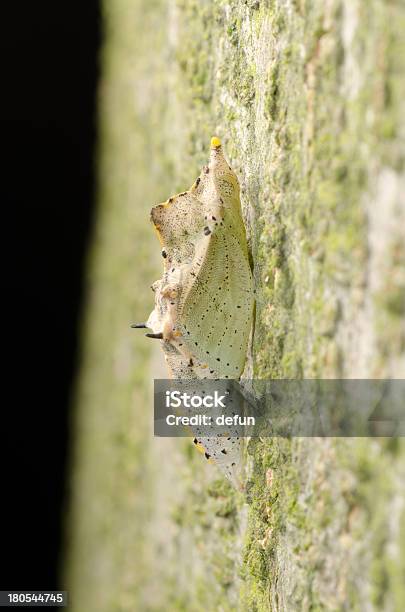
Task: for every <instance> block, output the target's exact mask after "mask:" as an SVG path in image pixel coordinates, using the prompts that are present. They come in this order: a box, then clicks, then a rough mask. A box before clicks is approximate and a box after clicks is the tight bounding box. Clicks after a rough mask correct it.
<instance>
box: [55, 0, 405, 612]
mask: <svg viewBox="0 0 405 612" xmlns="http://www.w3.org/2000/svg"><path fill="white" fill-rule="evenodd" d="M104 17H105V33H106V37H105V45H104V50H103V54H102V64H103V78H102V82H101V84H100V166H99V167H100V178H99V214H98V219H97V225H96V228H95V233H94V238H93V247H92V250H91V253H90V256H89V265H88V277H89V290H88V303H87V315H86V318H85V322H84V324H83V366H82V371H81V376H80V380H79V383H78V387H77V394H76V395H77V401H76V416H75V431H76V432H77V435H76V445H75V453H74V460H73V461H72V474H73V480H72V491H73V496H72V503H71V513H70V514H71V518H70V523H69V525H70V527H68V528H67V538H68V540H69V541H70V540H71V544H70V547H69V551H70V552H69V557H68V560H67V563H66V567H67V570H66V581H67V586H68V588H69V590H70V591H71V594H72V595H71V599H72V606H71V607H72V610H83V609H86V610H88V611H89V612H91V611H92V610H98V611H103V610H106V611H107V610H108V611H109V612H110V611H111V610H124V611H126V610H128V611H131V612H133V611H134V610H161V609H170V610H185V609H187V610H188V611H193V610H196V611H197V610H201V609H203V608H205V609H207V610H216V609H218V610H235V609H241V610H324V609H325V610H340V609H353V610H365V609H371V610H400V609H403V608H404V606H405V579H404V574H405V496H404V491H405V469H404V466H405V444H404V441H403V439H373V440H369V439H347V440H344V439H340V440H335V439H323V440H320V439H317V440H311V439H293V440H286V439H274V440H270V439H255V440H252V441H251V442H250V444H249V446H248V453H247V455H248V464H249V465H250V466H251V469H250V473H249V477H248V481H247V487H246V494H245V495H244V496H239V495H237V494H236V493H234V492H233V491H232V490H231V488H230V487H229V486H228V485H227V484H226V483H223V482H222V480H217V479H216V475H215V473H214V472H212V469H211V468H210V466H206V465H204V464H203V463H202V462H201V461H200V457H199V456H197V455H196V454H195V453H194V451H193V449H192V448H191V446H190V445H188V444H187V441H180V440H175V441H168V440H165V441H161V440H153V439H152V435H151V430H150V418H151V417H150V411H151V382H150V380H151V378H152V377H153V375H154V374H155V373H156V372H157V371H158V368H159V367H160V366H158V365H157V364H158V360H159V357H158V356H157V355H156V354H155V353H154V352H153V351H152V349H151V347H150V345H148V344H147V342H146V341H145V340H144V338H135V337H134V336H133V335H131V334H130V331H129V330H128V326H127V323H129V322H130V321H131V320H132V319H133V318H135V319H139V320H141V319H142V317H145V315H147V313H148V312H149V310H150V309H151V303H152V299H151V297H150V296H149V290H148V287H149V285H150V284H151V282H153V281H154V280H155V278H158V276H159V266H160V261H159V255H158V251H159V249H158V246H157V244H156V240H155V237H154V236H153V233H152V231H151V229H150V226H149V225H148V217H149V210H150V208H151V207H152V205H154V204H156V203H157V202H159V201H162V200H164V199H166V197H167V195H168V194H170V193H174V192H175V191H176V190H178V191H183V190H184V188H185V187H188V186H189V185H191V183H192V182H193V180H194V178H195V177H196V176H197V174H198V172H199V169H200V167H201V165H202V164H203V163H204V162H205V157H206V151H207V145H208V142H209V138H210V137H211V136H212V135H213V134H217V135H218V136H220V137H221V139H222V140H223V142H224V148H225V150H226V152H227V155H228V158H229V161H230V163H231V165H232V167H233V168H234V170H235V171H237V173H238V176H239V180H240V183H241V199H242V206H243V214H244V218H245V222H246V225H247V229H248V235H249V241H250V248H251V252H252V261H253V263H254V275H255V282H256V287H257V315H256V325H255V336H254V342H253V346H252V351H251V354H250V355H249V359H248V372H249V374H252V375H254V376H255V377H257V378H268V377H270V378H302V377H309V378H316V377H318V378H338V377H344V378H346V377H347V378H350V377H352V378H355V377H358V378H362V377H363V378H380V377H393V378H395V377H398V378H399V377H403V376H404V372H405V356H404V351H405V339H404V335H405V331H404V320H405V314H404V313H405V280H404V270H405V254H404V244H405V236H404V232H405V229H404V228H405V204H404V195H403V194H404V192H405V190H404V186H405V185H404V183H405V179H404V158H405V146H404V142H405V138H404V131H405V127H404V121H403V117H404V100H405V78H404V77H405V47H404V40H403V32H404V31H405V7H404V5H403V3H402V2H401V1H400V0H391V1H389V2H388V1H385V0H369V1H368V2H363V1H361V0H327V1H325V0H312V1H309V0H287V1H285V0H259V1H258V0H213V1H211V0H210V1H208V0H203V1H200V0H177V1H176V0H153V1H152V0H106V1H105V3H104ZM160 372H161V370H160ZM141 558H142V560H141Z"/></svg>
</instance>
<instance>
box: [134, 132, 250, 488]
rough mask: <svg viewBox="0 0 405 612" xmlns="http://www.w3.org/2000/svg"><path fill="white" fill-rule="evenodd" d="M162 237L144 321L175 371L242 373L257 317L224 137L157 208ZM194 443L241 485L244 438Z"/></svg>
mask: <svg viewBox="0 0 405 612" xmlns="http://www.w3.org/2000/svg"><path fill="white" fill-rule="evenodd" d="M151 219H152V222H153V224H154V226H155V228H156V230H157V233H158V236H159V240H160V243H161V249H162V250H161V252H162V258H163V265H164V271H163V277H162V278H161V279H160V280H158V281H156V282H155V283H154V284H153V285H152V289H153V290H154V292H155V308H154V310H153V311H152V313H151V315H150V316H149V319H148V321H147V322H146V323H145V324H139V325H136V326H134V327H146V328H149V329H151V330H152V333H148V334H146V335H147V336H148V337H149V338H156V339H160V340H161V345H162V348H163V351H164V354H165V359H166V362H167V365H168V368H169V371H170V375H171V377H172V378H175V379H186V380H190V381H191V380H193V379H207V378H212V379H239V378H240V376H241V374H242V372H243V369H244V365H245V360H246V353H247V347H248V340H249V334H250V329H251V325H252V319H253V305H254V298H253V280H252V273H251V269H250V264H249V255H248V247H247V241H246V232H245V227H244V224H243V219H242V213H241V204H240V199H239V183H238V179H237V177H236V175H235V173H234V172H233V171H232V169H231V168H230V167H229V165H228V163H227V162H226V160H225V158H224V155H223V152H222V146H221V142H220V140H219V138H216V137H213V138H212V139H211V151H210V159H209V163H208V165H207V166H204V167H203V169H202V171H201V174H200V176H199V177H198V178H197V180H196V181H195V183H194V184H193V185H192V187H191V188H190V189H189V190H188V191H184V192H183V193H179V194H178V195H175V196H173V197H171V198H169V199H168V200H167V201H166V202H164V203H163V204H159V205H158V206H155V207H154V208H152V211H151ZM194 443H195V444H196V446H197V448H199V449H200V450H201V451H202V452H203V453H204V455H205V457H206V458H207V459H208V460H213V461H214V462H215V463H217V464H218V465H219V467H220V468H221V469H222V470H223V471H224V473H225V474H226V476H227V477H228V478H229V479H230V480H231V481H232V482H233V483H234V484H235V485H236V486H239V484H240V480H239V475H238V472H239V471H240V468H241V461H242V447H243V445H242V439H240V438H238V437H232V436H228V437H227V438H224V437H219V438H197V437H196V438H195V439H194Z"/></svg>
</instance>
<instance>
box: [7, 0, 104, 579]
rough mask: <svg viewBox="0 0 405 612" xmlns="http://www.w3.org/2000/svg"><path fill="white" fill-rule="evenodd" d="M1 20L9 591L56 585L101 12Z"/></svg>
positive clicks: (28, 12) (84, 5) (89, 202)
mask: <svg viewBox="0 0 405 612" xmlns="http://www.w3.org/2000/svg"><path fill="white" fill-rule="evenodd" d="M3 8H4V7H3ZM1 23H2V32H1V37H0V45H1V63H2V70H1V73H0V78H1V145H0V149H1V177H2V178H1V210H2V224H1V227H2V238H3V239H2V247H3V249H2V251H3V252H2V264H3V266H2V267H3V271H4V274H3V278H2V281H3V282H2V289H3V291H2V295H3V304H4V303H5V304H6V305H7V309H6V313H4V314H3V315H2V319H1V327H2V331H1V339H2V344H1V346H2V356H3V359H2V364H3V365H2V370H3V376H2V380H3V388H2V393H1V397H2V400H3V401H2V402H1V404H2V420H1V450H2V457H1V464H0V466H1V467H0V477H1V481H0V486H1V489H0V495H1V516H0V554H1V572H0V589H2V590H5V589H21V590H24V589H28V590H29V589H36V590H39V589H58V588H61V584H60V579H59V578H58V569H59V568H58V564H59V562H60V560H61V559H62V558H63V549H62V546H63V540H62V537H61V536H62V532H61V521H62V519H63V516H64V514H65V513H66V503H65V502H66V496H67V493H68V491H67V485H66V482H67V481H66V465H67V464H66V456H67V450H68V434H69V432H68V417H69V414H68V412H69V394H70V392H71V386H72V381H73V379H74V373H75V366H76V364H77V360H78V355H77V340H78V338H77V326H78V322H79V317H80V307H81V299H82V295H83V288H82V268H83V263H84V255H85V252H86V245H87V243H88V240H89V239H90V236H91V226H92V217H93V193H94V171H93V167H94V145H95V142H96V114H95V112H96V93H97V80H98V49H99V43H100V16H99V7H98V3H97V2H96V1H95V0H85V1H84V2H83V1H82V2H75V1H74V0H72V1H71V2H69V3H58V2H55V1H54V0H52V1H45V2H39V3H38V2H23V3H21V2H14V3H10V4H9V5H8V7H7V9H6V10H5V11H4V10H3V11H2V19H1Z"/></svg>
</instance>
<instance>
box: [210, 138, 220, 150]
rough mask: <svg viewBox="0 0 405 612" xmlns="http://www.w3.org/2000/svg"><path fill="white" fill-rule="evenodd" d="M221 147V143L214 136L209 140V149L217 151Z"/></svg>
mask: <svg viewBox="0 0 405 612" xmlns="http://www.w3.org/2000/svg"><path fill="white" fill-rule="evenodd" d="M220 146H221V141H220V140H219V138H217V137H216V136H213V137H212V138H211V149H218V147H220Z"/></svg>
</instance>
